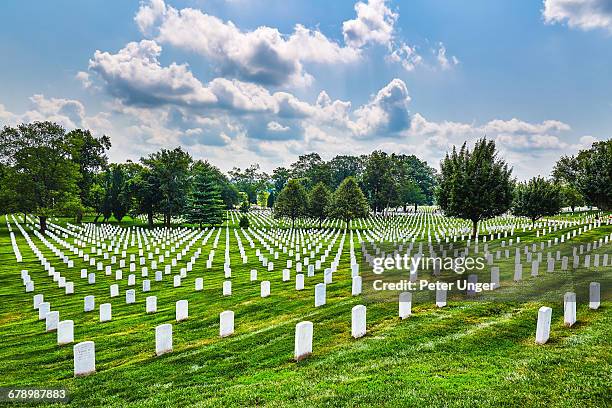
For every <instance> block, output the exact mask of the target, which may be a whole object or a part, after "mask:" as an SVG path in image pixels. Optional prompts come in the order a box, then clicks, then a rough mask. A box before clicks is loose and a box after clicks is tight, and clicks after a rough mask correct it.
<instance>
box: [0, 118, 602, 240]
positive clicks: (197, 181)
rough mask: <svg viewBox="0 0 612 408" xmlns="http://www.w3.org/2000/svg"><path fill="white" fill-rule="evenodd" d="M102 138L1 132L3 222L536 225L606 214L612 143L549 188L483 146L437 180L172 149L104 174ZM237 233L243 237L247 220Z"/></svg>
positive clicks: (26, 128)
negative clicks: (234, 216) (403, 217)
mask: <svg viewBox="0 0 612 408" xmlns="http://www.w3.org/2000/svg"><path fill="white" fill-rule="evenodd" d="M110 147H111V142H110V138H109V137H107V136H101V137H95V136H94V135H92V134H91V132H90V131H88V130H83V129H75V130H72V131H66V130H65V129H64V128H63V127H61V126H60V125H58V124H56V123H52V122H32V123H24V124H21V125H19V126H17V127H10V126H5V127H4V128H3V129H2V131H1V132H0V182H1V188H0V205H2V208H3V209H4V212H5V213H23V214H24V215H25V214H33V215H35V216H37V217H38V218H39V223H40V226H41V229H43V230H44V229H45V227H46V220H47V218H48V217H49V216H71V217H75V219H76V221H77V222H81V220H82V218H83V216H84V215H85V214H91V215H93V216H94V221H95V222H97V221H100V220H102V221H108V220H109V219H110V218H111V217H114V218H115V219H116V220H117V221H119V222H121V220H122V219H123V218H124V217H126V216H127V215H131V216H139V215H142V216H144V217H146V219H147V222H148V224H149V225H150V226H152V225H153V224H154V221H155V218H156V217H160V218H161V219H162V222H163V224H164V225H166V226H169V225H171V223H172V221H173V219H174V220H176V219H179V217H180V220H181V221H183V220H184V221H187V222H189V223H193V224H198V225H204V224H207V225H218V224H221V223H222V222H223V221H224V217H225V210H226V209H232V208H239V209H240V211H241V212H243V213H245V212H248V211H249V209H250V208H251V206H252V205H258V206H260V207H268V208H273V211H274V215H275V216H276V217H286V218H289V219H290V220H291V222H292V225H293V224H294V223H295V220H296V219H299V218H304V217H309V218H312V219H315V220H318V223H319V224H321V223H322V221H323V220H324V219H326V218H336V219H341V220H343V221H346V223H347V225H348V223H349V221H350V220H352V219H355V218H360V217H365V216H367V215H368V214H369V213H370V212H373V213H380V212H383V213H384V212H385V211H386V210H388V209H397V208H402V207H403V209H404V211H406V210H408V206H412V205H414V206H415V211H416V206H418V205H428V204H434V203H436V204H438V205H439V207H440V209H441V210H442V211H443V212H444V214H445V215H448V216H455V217H460V218H463V219H467V220H471V221H472V222H473V226H474V230H473V234H474V235H476V234H477V231H478V230H477V225H478V223H479V222H480V221H481V220H485V219H488V218H491V217H495V216H498V215H502V214H505V213H507V212H509V211H511V212H512V213H513V214H515V215H519V216H525V217H528V218H529V219H531V220H532V221H533V222H535V221H537V220H538V219H540V218H541V217H544V216H547V215H553V214H556V213H558V212H559V210H560V208H561V207H562V206H568V207H571V208H572V210H573V209H574V208H575V207H577V206H581V205H585V204H587V205H592V206H597V207H598V208H600V209H602V210H610V209H612V140H608V141H605V142H597V143H595V144H593V146H592V147H591V148H590V149H586V150H583V151H580V152H579V153H578V154H577V155H576V156H564V157H561V158H560V160H559V161H558V162H557V164H556V166H555V168H554V171H553V173H552V177H551V178H550V179H545V178H542V177H535V178H533V179H531V180H529V181H527V182H524V183H518V182H516V180H515V179H514V178H513V177H512V169H511V168H510V167H509V166H508V164H507V163H506V162H505V161H504V160H503V159H500V158H499V157H498V153H497V150H496V147H495V143H494V141H492V140H487V139H482V140H479V141H478V142H477V143H476V145H475V146H474V148H473V149H472V150H470V149H469V148H468V147H467V145H466V144H464V145H463V146H462V147H460V148H459V149H457V148H453V150H452V151H451V152H449V153H447V155H446V157H445V158H444V159H443V160H442V162H441V165H440V173H439V174H438V173H437V172H436V170H434V169H433V168H431V167H430V166H428V165H427V163H426V162H425V161H422V160H420V159H419V158H417V157H416V156H414V155H405V154H395V153H393V154H387V153H385V152H383V151H374V152H372V153H371V154H369V155H362V156H350V155H341V156H336V157H334V158H333V159H331V160H329V161H324V160H323V159H322V158H321V157H320V156H319V155H318V154H317V153H310V154H306V155H302V156H299V157H298V160H297V161H296V162H294V163H293V164H291V165H290V166H289V167H278V168H276V169H274V171H273V172H272V173H271V174H266V173H265V172H263V171H261V170H260V168H259V166H258V165H256V164H255V165H252V166H250V167H247V168H246V169H244V170H242V169H240V168H236V167H235V168H233V169H232V170H231V171H229V172H228V174H227V175H226V174H224V173H223V172H222V171H221V170H219V169H218V168H217V167H215V166H213V165H212V164H210V163H209V162H207V161H203V160H194V159H193V158H192V157H191V155H190V154H189V153H188V152H186V151H185V150H183V149H182V148H180V147H177V148H175V149H161V150H160V151H158V152H155V153H151V154H149V155H148V156H145V157H142V158H140V160H138V161H135V162H133V161H129V160H128V161H127V162H125V163H109V161H108V157H107V152H108V150H109V148H110ZM241 225H243V226H244V225H248V218H246V217H243V219H242V220H241Z"/></svg>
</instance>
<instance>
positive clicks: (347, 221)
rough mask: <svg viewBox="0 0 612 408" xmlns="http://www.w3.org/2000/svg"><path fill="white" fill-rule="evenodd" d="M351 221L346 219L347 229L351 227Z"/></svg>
mask: <svg viewBox="0 0 612 408" xmlns="http://www.w3.org/2000/svg"><path fill="white" fill-rule="evenodd" d="M349 221H350V220H346V229H349Z"/></svg>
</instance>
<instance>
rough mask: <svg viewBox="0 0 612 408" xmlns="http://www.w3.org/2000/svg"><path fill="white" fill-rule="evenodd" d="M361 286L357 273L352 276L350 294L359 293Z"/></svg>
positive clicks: (355, 294)
mask: <svg viewBox="0 0 612 408" xmlns="http://www.w3.org/2000/svg"><path fill="white" fill-rule="evenodd" d="M361 286H362V281H361V276H359V275H356V276H353V278H352V285H351V295H352V296H357V295H361Z"/></svg>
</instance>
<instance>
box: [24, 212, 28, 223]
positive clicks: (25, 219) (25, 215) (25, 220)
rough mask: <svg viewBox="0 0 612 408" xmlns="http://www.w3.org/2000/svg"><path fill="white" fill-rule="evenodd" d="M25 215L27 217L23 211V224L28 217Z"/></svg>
mask: <svg viewBox="0 0 612 408" xmlns="http://www.w3.org/2000/svg"><path fill="white" fill-rule="evenodd" d="M27 217H28V215H27V214H26V213H25V212H24V213H23V223H24V224H25V223H26V222H27V219H28V218H27Z"/></svg>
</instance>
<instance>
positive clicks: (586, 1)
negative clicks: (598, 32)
mask: <svg viewBox="0 0 612 408" xmlns="http://www.w3.org/2000/svg"><path fill="white" fill-rule="evenodd" d="M542 15H543V16H544V21H546V22H547V23H550V24H552V23H567V25H568V26H569V27H572V28H580V29H582V30H593V29H606V30H608V31H612V1H610V0H544V9H543V10H542Z"/></svg>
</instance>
